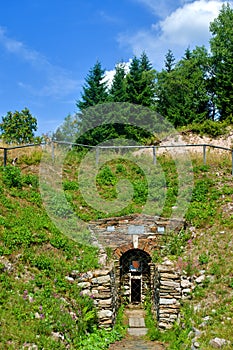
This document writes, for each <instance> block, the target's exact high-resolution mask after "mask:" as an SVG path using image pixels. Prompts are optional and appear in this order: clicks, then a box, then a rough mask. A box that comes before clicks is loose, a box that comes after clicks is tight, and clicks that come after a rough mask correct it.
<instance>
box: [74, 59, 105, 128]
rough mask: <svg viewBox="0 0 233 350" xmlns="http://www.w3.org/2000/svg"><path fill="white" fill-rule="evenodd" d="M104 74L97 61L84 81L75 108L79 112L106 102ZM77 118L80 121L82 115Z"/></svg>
mask: <svg viewBox="0 0 233 350" xmlns="http://www.w3.org/2000/svg"><path fill="white" fill-rule="evenodd" d="M104 73H105V70H104V69H102V66H101V63H100V62H99V61H97V62H96V63H95V65H94V67H93V68H91V69H90V71H89V74H88V76H87V78H86V79H85V80H86V82H85V85H84V87H83V93H82V95H81V96H82V98H81V100H79V101H78V102H77V107H78V109H79V110H80V111H81V112H83V111H84V110H85V109H87V108H88V107H91V106H95V105H97V104H99V103H103V102H105V101H106V100H107V96H108V95H107V86H106V82H103V78H104ZM78 117H79V118H80V120H81V121H82V118H83V116H82V113H81V114H79V115H78ZM81 125H82V124H81ZM81 129H82V128H81ZM81 131H82V130H81Z"/></svg>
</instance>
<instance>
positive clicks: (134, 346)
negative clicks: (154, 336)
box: [109, 336, 166, 350]
mask: <svg viewBox="0 0 233 350" xmlns="http://www.w3.org/2000/svg"><path fill="white" fill-rule="evenodd" d="M165 349H166V347H165V346H164V345H163V344H161V343H160V342H156V341H147V340H144V339H140V337H132V336H129V337H127V338H125V339H123V340H121V341H119V342H117V343H114V344H111V345H110V348H109V350H165Z"/></svg>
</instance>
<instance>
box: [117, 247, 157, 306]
mask: <svg viewBox="0 0 233 350" xmlns="http://www.w3.org/2000/svg"><path fill="white" fill-rule="evenodd" d="M150 262H151V257H150V255H149V254H148V253H146V252H145V251H143V250H141V249H130V250H128V251H127V252H125V253H124V254H122V256H121V258H120V294H121V301H122V302H124V303H127V304H128V303H132V304H138V303H141V302H143V301H144V300H145V297H146V295H147V292H148V291H150V290H151V272H150V265H149V264H150Z"/></svg>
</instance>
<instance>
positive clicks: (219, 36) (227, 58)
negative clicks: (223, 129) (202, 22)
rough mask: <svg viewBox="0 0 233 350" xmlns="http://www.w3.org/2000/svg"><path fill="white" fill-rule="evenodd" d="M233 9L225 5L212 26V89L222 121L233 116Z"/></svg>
mask: <svg viewBox="0 0 233 350" xmlns="http://www.w3.org/2000/svg"><path fill="white" fill-rule="evenodd" d="M232 23H233V9H232V8H230V5H229V3H228V4H223V6H222V9H221V10H220V13H219V15H218V17H217V18H216V19H215V20H214V21H213V22H212V23H211V24H210V32H211V33H212V38H211V39H210V47H211V53H212V67H213V79H212V88H213V92H214V94H215V96H216V105H217V107H218V110H219V114H220V120H225V119H226V118H227V117H230V116H231V115H232V114H233V89H232V87H233V64H232V63H233V25H232Z"/></svg>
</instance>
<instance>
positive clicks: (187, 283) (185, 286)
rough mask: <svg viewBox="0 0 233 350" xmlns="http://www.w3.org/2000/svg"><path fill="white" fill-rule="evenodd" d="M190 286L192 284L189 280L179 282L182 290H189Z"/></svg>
mask: <svg viewBox="0 0 233 350" xmlns="http://www.w3.org/2000/svg"><path fill="white" fill-rule="evenodd" d="M191 285H192V282H190V281H189V280H182V281H181V287H182V288H189V287H190V286H191Z"/></svg>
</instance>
